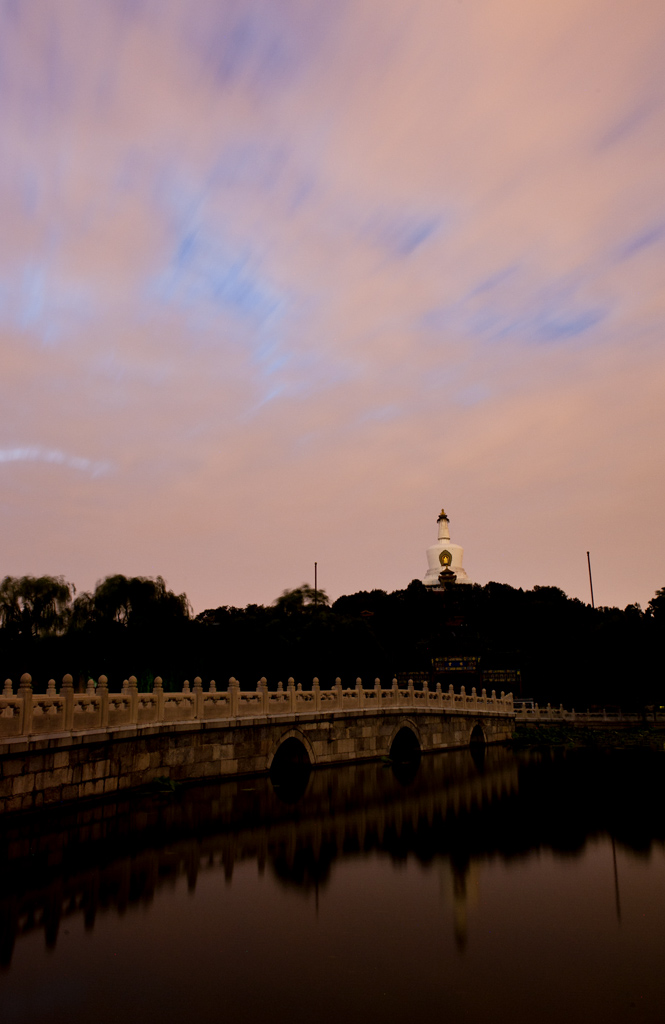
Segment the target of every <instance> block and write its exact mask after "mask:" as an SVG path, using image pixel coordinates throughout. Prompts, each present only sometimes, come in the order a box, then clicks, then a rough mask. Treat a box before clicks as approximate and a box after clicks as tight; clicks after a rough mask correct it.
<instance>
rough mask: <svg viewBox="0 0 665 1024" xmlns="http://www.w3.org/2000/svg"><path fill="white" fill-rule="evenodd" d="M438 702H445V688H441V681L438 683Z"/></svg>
mask: <svg viewBox="0 0 665 1024" xmlns="http://www.w3.org/2000/svg"><path fill="white" fill-rule="evenodd" d="M436 702H437V704H443V690H442V689H441V683H440V682H438V683H437V684H436Z"/></svg>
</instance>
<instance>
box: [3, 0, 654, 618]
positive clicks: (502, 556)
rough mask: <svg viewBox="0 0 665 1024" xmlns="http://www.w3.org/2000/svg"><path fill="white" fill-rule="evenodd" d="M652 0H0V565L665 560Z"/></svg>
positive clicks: (372, 570)
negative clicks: (446, 527) (447, 533)
mask: <svg viewBox="0 0 665 1024" xmlns="http://www.w3.org/2000/svg"><path fill="white" fill-rule="evenodd" d="M664 66H665V9H664V8H663V6H662V3H661V2H660V0H641V2H640V3H639V4H635V3H633V2H631V0H557V2H556V3H550V4H542V3H533V0H335V2H334V3H331V2H330V0H94V2H91V0H0V223H1V224H2V231H1V232H0V371H1V372H0V531H1V532H0V554H1V558H0V575H5V574H9V575H24V574H35V575H41V574H44V573H49V574H57V575H64V576H65V577H66V578H67V579H69V580H71V581H72V582H73V583H74V584H75V585H76V587H77V589H78V590H79V591H81V590H86V589H90V588H92V587H94V584H95V582H96V581H97V580H99V579H101V578H103V577H104V576H106V575H109V574H111V573H125V574H127V575H147V576H155V575H157V574H160V575H162V576H164V578H165V579H166V581H167V583H168V585H169V587H171V588H172V589H174V590H176V591H177V592H182V591H185V592H186V593H187V595H188V596H189V598H190V601H191V603H192V605H193V608H194V611H195V612H198V611H201V610H203V609H204V608H208V607H217V606H218V605H222V604H233V605H241V606H242V605H244V604H246V603H248V602H255V603H260V604H268V603H270V602H271V601H272V600H274V599H275V598H276V597H277V596H278V595H279V594H280V593H281V592H282V590H284V589H285V588H290V587H295V586H298V585H299V584H301V583H302V582H304V581H308V582H310V583H313V581H314V580H313V564H314V562H315V561H317V562H318V569H319V584H320V586H322V587H324V588H325V589H326V590H327V592H328V593H329V595H330V596H331V597H333V598H334V597H337V596H339V595H340V594H343V593H353V592H355V591H357V590H371V589H374V588H383V589H387V590H393V589H396V588H401V587H404V586H406V585H407V584H408V583H409V582H410V581H411V580H412V579H414V578H422V576H423V575H424V573H425V571H426V568H427V564H426V559H425V549H426V548H427V546H428V545H429V544H431V543H433V542H434V541H435V540H436V533H437V527H436V518H437V514H438V512H439V510H440V508H441V507H445V509H446V511H447V513H448V514H449V516H450V520H451V536H452V539H453V540H454V541H455V542H456V543H459V544H462V545H463V546H464V549H465V556H464V565H465V568H466V570H467V572H468V574H469V576H470V577H471V579H472V580H474V581H475V582H478V583H486V582H487V581H489V580H497V581H500V582H504V583H508V584H511V585H512V586H520V587H532V586H534V585H536V584H538V585H555V586H559V587H562V588H563V589H564V590H565V591H566V592H567V593H568V594H570V595H571V596H575V597H580V598H581V599H583V600H586V601H588V600H589V590H588V575H587V560H586V552H587V550H589V551H590V552H591V560H592V568H593V574H594V590H595V597H596V603H597V604H603V605H614V604H616V605H619V606H621V607H623V606H624V605H626V604H628V603H632V602H635V601H638V602H640V603H641V604H642V605H643V606H644V605H646V603H647V602H648V601H649V600H650V598H651V597H652V596H653V594H654V592H655V590H656V589H657V588H660V587H663V586H665V531H663V529H662V521H663V508H664V507H665V472H664V466H663V449H664V440H665V345H664V341H663V338H664V328H665V288H664V284H663V267H664V264H665V261H664V256H665V190H664V188H663V182H664V181H665V131H664V113H665V76H664V75H663V67H664Z"/></svg>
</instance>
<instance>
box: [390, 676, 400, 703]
mask: <svg viewBox="0 0 665 1024" xmlns="http://www.w3.org/2000/svg"><path fill="white" fill-rule="evenodd" d="M390 690H391V694H392V696H391V698H390V703H391V705H392V707H394V708H396V707H397V705H398V704H399V683H398V682H397V679H393V685H392V686H391V688H390Z"/></svg>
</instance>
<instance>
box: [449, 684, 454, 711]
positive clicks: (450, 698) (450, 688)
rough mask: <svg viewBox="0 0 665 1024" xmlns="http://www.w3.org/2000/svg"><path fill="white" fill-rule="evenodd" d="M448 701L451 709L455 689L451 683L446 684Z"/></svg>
mask: <svg viewBox="0 0 665 1024" xmlns="http://www.w3.org/2000/svg"><path fill="white" fill-rule="evenodd" d="M448 701H449V703H450V706H451V707H452V706H453V705H454V703H455V687H454V686H453V684H452V683H449V684H448Z"/></svg>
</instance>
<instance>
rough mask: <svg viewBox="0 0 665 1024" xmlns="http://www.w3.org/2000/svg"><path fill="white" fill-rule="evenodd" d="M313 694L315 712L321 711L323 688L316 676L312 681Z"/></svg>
mask: <svg viewBox="0 0 665 1024" xmlns="http://www.w3.org/2000/svg"><path fill="white" fill-rule="evenodd" d="M312 693H313V694H314V710H315V711H320V710H321V687H320V685H319V679H318V676H314V678H313V679H312Z"/></svg>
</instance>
